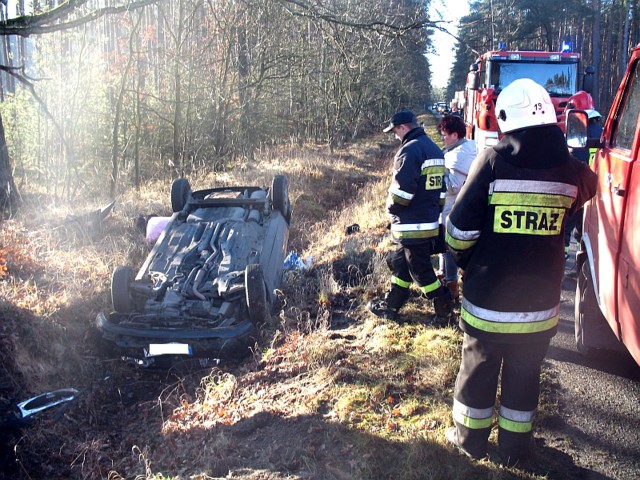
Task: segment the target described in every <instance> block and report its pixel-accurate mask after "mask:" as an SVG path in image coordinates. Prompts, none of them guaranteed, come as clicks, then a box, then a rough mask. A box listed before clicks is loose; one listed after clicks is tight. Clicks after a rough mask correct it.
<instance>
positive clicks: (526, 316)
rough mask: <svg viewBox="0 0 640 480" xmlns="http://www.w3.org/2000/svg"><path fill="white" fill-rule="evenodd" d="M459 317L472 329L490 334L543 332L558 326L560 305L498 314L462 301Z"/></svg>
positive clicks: (464, 299)
mask: <svg viewBox="0 0 640 480" xmlns="http://www.w3.org/2000/svg"><path fill="white" fill-rule="evenodd" d="M460 310H461V312H460V316H461V317H462V319H463V320H464V321H465V322H467V323H468V324H469V325H471V326H472V327H475V328H477V329H478V330H483V331H485V332H491V333H536V332H544V331H545V330H549V329H551V328H553V327H555V326H556V325H557V324H558V320H559V314H560V305H557V306H556V307H553V308H550V309H548V310H541V311H538V312H500V311H497V310H489V309H486V308H482V307H478V306H477V305H474V304H472V303H471V302H470V301H469V300H468V299H466V298H463V299H462V308H461V309H460Z"/></svg>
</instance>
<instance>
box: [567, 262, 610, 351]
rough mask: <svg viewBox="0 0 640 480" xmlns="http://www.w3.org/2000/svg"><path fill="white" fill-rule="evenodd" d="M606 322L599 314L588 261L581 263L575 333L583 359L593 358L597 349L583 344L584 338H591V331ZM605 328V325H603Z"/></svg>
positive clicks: (576, 302) (577, 346)
mask: <svg viewBox="0 0 640 480" xmlns="http://www.w3.org/2000/svg"><path fill="white" fill-rule="evenodd" d="M603 322H604V323H606V320H605V318H604V316H603V315H602V313H601V312H600V307H599V306H598V301H597V299H596V294H595V290H594V288H593V284H592V281H591V268H590V267H589V261H588V260H585V261H584V262H583V263H582V268H581V269H580V273H579V274H578V279H577V282H576V299H575V333H576V348H577V349H578V352H580V353H581V354H582V355H583V356H585V357H593V356H594V354H595V353H596V352H597V349H595V348H593V347H592V346H590V345H588V344H587V343H586V342H585V337H586V338H589V337H590V336H591V337H592V336H593V334H594V333H593V330H594V329H597V328H598V327H602V324H603ZM605 326H606V325H605Z"/></svg>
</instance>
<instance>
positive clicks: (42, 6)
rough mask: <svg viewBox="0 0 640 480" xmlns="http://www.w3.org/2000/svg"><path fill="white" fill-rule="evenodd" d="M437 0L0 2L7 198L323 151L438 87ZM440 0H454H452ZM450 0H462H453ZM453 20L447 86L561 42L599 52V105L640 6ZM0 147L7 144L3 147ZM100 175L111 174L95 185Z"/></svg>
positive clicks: (43, 196)
mask: <svg viewBox="0 0 640 480" xmlns="http://www.w3.org/2000/svg"><path fill="white" fill-rule="evenodd" d="M430 3H431V2H430V1H429V0H393V1H380V0H366V1H358V2H355V1H352V0H332V1H330V2H328V1H319V0H173V1H166V0H156V1H153V0H138V1H131V2H127V1H122V0H68V1H66V2H57V1H56V0H48V1H43V0H32V1H31V2H27V1H25V0H17V1H7V2H3V3H2V4H1V5H0V39H1V40H2V48H1V56H0V63H1V65H0V70H1V74H0V83H1V90H0V114H1V116H2V121H3V126H4V133H5V134H6V145H7V147H8V156H6V155H5V156H3V157H2V159H1V160H0V185H1V187H2V188H1V189H0V192H1V195H0V203H2V205H3V207H4V208H5V210H8V211H9V213H10V214H11V213H12V212H14V211H15V209H16V207H17V205H18V204H19V203H20V201H21V200H24V199H25V198H28V197H31V198H32V199H33V200H34V202H35V203H36V204H37V203H39V202H43V201H46V202H47V203H50V204H58V203H60V202H61V201H64V202H74V201H76V200H77V199H79V198H92V199H96V200H98V201H99V200H102V198H103V197H104V199H112V198H115V197H116V196H117V195H118V193H119V192H121V191H123V189H126V188H129V187H130V186H135V187H139V186H140V185H141V184H142V183H143V182H145V181H148V180H151V179H158V178H161V179H162V178H166V179H171V178H175V177H179V176H184V175H188V174H189V173H190V172H194V171H197V170H200V169H207V171H222V170H225V169H229V168H235V167H237V166H247V165H250V164H252V163H253V162H254V160H255V157H256V155H258V156H259V155H260V154H261V152H262V151H263V150H264V149H265V148H268V147H269V146H270V145H274V144H285V143H288V144H291V145H292V146H302V145H303V144H305V143H307V142H309V143H314V144H323V145H326V146H327V147H328V148H329V149H333V148H335V147H340V146H342V145H344V144H345V142H349V141H352V140H354V139H356V138H358V137H359V136H363V135H366V134H368V133H370V132H372V131H375V130H378V129H379V127H380V125H381V124H382V122H383V121H384V120H385V119H386V118H388V117H389V116H390V114H391V113H393V111H395V110H397V109H399V108H405V107H407V108H412V109H415V110H416V111H418V112H419V111H422V110H423V109H424V108H425V106H426V105H427V104H429V103H430V102H431V101H433V100H443V99H440V98H434V92H433V91H432V88H431V76H432V74H433V72H431V70H430V65H429V62H428V60H427V58H426V57H425V53H426V52H428V51H429V49H430V48H432V47H431V40H430V39H431V36H432V33H433V31H434V29H445V30H446V29H450V28H451V25H448V24H447V22H442V21H431V20H430V19H429V16H428V11H429V7H430ZM445 3H446V2H445ZM448 3H449V4H451V8H455V7H454V6H453V4H455V2H448ZM469 11H470V14H469V15H468V16H465V17H463V18H462V20H461V22H460V25H459V29H458V40H459V42H458V44H457V49H456V52H455V62H454V67H453V69H452V72H451V77H450V81H449V86H448V88H447V97H448V98H449V99H450V98H452V97H453V92H454V91H455V90H461V89H462V88H463V87H464V81H465V76H466V73H467V71H468V67H469V65H470V64H471V63H472V62H473V61H474V60H475V58H476V57H477V54H478V53H482V52H484V51H487V50H490V49H492V48H495V47H496V46H497V44H498V42H505V43H506V44H507V45H508V46H509V48H510V49H534V50H557V49H558V48H559V45H560V44H561V43H562V42H566V41H569V42H571V44H572V45H573V47H574V50H575V51H577V52H579V53H580V54H581V55H582V65H583V67H584V66H586V65H593V66H595V67H596V75H595V78H596V81H595V90H594V97H595V100H596V106H597V107H599V108H600V109H601V110H603V111H605V112H606V109H607V108H608V106H609V105H610V103H611V101H612V97H613V95H614V94H615V89H616V86H617V84H618V82H619V79H620V78H621V75H622V73H623V72H624V69H625V66H626V62H627V59H628V54H629V51H630V49H631V48H632V47H633V46H634V45H636V44H637V43H638V42H640V6H639V5H638V3H637V2H632V1H628V0H626V1H624V0H611V1H605V0H567V1H563V2H557V1H553V0H535V1H534V0H484V1H475V2H471V3H470V9H469ZM2 151H3V152H5V150H4V149H3V150H2ZM106 185H108V188H105V186H106Z"/></svg>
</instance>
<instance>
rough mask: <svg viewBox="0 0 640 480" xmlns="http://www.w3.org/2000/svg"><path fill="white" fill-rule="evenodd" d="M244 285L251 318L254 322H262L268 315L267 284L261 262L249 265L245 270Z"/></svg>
mask: <svg viewBox="0 0 640 480" xmlns="http://www.w3.org/2000/svg"><path fill="white" fill-rule="evenodd" d="M244 285H245V295H246V301H247V309H248V310H249V319H250V320H251V321H252V322H253V323H254V324H257V323H259V322H262V321H263V320H264V319H265V318H266V316H267V286H266V284H265V283H264V274H263V273H262V267H261V266H260V265H259V264H257V263H252V264H251V265H247V268H246V269H245V272H244Z"/></svg>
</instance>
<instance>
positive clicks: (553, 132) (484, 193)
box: [446, 125, 596, 342]
mask: <svg viewBox="0 0 640 480" xmlns="http://www.w3.org/2000/svg"><path fill="white" fill-rule="evenodd" d="M595 191H596V175H595V174H594V173H593V172H592V171H591V170H590V169H589V167H588V166H587V165H586V164H584V163H582V162H580V161H579V160H577V159H576V158H574V157H572V156H570V154H569V151H568V149H567V147H566V144H565V140H564V137H563V134H562V131H561V130H560V129H559V128H558V127H557V126H555V125H552V126H543V127H536V128H528V129H523V130H519V131H515V132H511V133H509V134H507V135H505V136H504V138H503V139H502V140H501V141H500V142H499V143H498V144H497V145H496V146H495V147H493V148H489V149H486V150H485V151H483V152H482V153H481V154H480V155H479V156H478V157H477V158H476V160H475V161H474V162H473V165H472V167H471V171H470V173H469V176H468V178H467V181H466V183H465V184H464V186H463V187H462V190H461V191H460V194H459V195H458V198H457V200H456V203H455V205H454V206H453V209H452V211H451V214H450V215H449V219H448V222H447V236H446V239H447V244H448V245H449V247H450V248H451V249H452V252H453V254H454V258H455V260H456V263H457V264H458V266H459V267H460V268H462V269H463V270H464V271H465V274H464V300H463V303H462V306H461V327H462V329H463V330H464V331H465V332H466V333H468V334H469V335H471V336H474V337H476V338H486V339H491V340H492V341H515V342H519V341H529V340H534V339H535V338H538V339H542V338H547V337H548V338H550V337H552V336H553V335H554V334H555V332H556V330H557V324H558V318H559V313H560V292H561V282H562V277H563V274H564V224H565V221H566V219H567V218H569V216H570V215H571V214H572V213H573V212H575V211H576V210H578V209H579V208H580V207H581V206H582V205H583V204H584V203H585V202H586V201H587V200H588V199H589V198H591V197H592V196H593V195H594V194H595Z"/></svg>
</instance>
